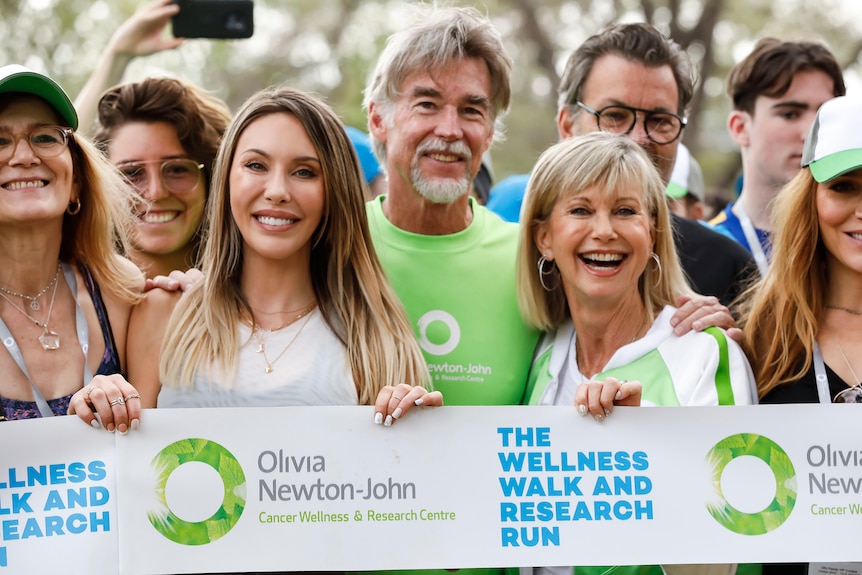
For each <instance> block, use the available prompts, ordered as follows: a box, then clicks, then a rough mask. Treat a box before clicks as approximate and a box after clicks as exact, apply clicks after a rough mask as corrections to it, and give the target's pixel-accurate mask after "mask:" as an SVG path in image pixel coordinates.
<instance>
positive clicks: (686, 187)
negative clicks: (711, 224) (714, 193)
mask: <svg viewBox="0 0 862 575" xmlns="http://www.w3.org/2000/svg"><path fill="white" fill-rule="evenodd" d="M664 193H665V195H666V196H667V197H669V198H673V199H675V200H676V199H679V198H684V197H685V196H686V195H687V194H691V195H693V196H694V197H695V198H697V199H698V200H700V201H701V202H702V201H704V199H705V198H706V193H705V186H704V185H703V172H702V171H701V169H700V164H698V163H697V160H695V159H694V156H692V155H691V152H690V151H689V150H688V148H686V147H685V145H683V144H680V145H679V147H678V148H677V151H676V162H674V165H673V173H672V174H671V175H670V181H669V182H668V183H667V188H665V192H664Z"/></svg>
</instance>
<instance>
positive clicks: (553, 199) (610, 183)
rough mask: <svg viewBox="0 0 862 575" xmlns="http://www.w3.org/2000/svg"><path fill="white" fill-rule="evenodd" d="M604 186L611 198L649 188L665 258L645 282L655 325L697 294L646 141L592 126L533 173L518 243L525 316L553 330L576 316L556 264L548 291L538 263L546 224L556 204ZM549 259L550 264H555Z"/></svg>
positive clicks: (657, 244)
mask: <svg viewBox="0 0 862 575" xmlns="http://www.w3.org/2000/svg"><path fill="white" fill-rule="evenodd" d="M591 187H598V188H599V189H602V190H605V191H606V193H607V194H608V195H609V196H613V195H616V194H619V193H621V192H623V191H628V190H640V191H642V192H643V196H644V197H643V199H644V204H645V205H646V206H647V209H648V210H649V215H650V220H651V229H652V233H653V237H654V243H653V252H655V254H656V255H657V256H658V258H659V260H660V261H661V269H660V270H659V267H658V265H656V263H655V261H653V260H651V259H649V258H648V259H647V265H646V268H645V269H644V270H643V273H642V274H641V276H640V280H639V281H638V284H637V289H638V292H639V293H640V295H641V298H642V300H643V303H644V308H645V310H646V316H647V317H646V318H645V320H646V321H648V322H649V323H652V322H653V320H655V317H656V315H657V314H658V312H660V311H661V309H662V308H663V307H664V306H666V305H675V304H676V300H677V298H678V297H679V296H680V295H684V294H690V293H692V292H691V288H690V287H689V286H688V283H687V282H686V280H685V276H684V275H683V272H682V267H681V266H680V263H679V259H678V258H677V255H676V248H675V247H674V243H673V230H672V229H671V225H670V216H669V215H668V207H667V203H666V200H665V196H664V184H662V181H661V177H660V176H659V174H658V171H657V170H656V168H655V166H654V165H653V164H652V162H651V161H650V159H649V156H647V154H646V152H644V151H643V150H642V149H641V147H640V146H638V145H637V144H636V143H635V142H633V141H631V140H630V139H629V138H626V137H625V136H618V135H615V134H609V133H605V132H591V133H589V134H586V135H584V136H577V137H574V138H569V139H566V140H563V141H562V142H560V143H558V144H555V145H553V146H551V147H550V148H548V149H547V150H546V151H545V152H544V153H543V154H542V155H541V157H540V158H539V161H538V162H537V163H536V167H535V169H534V170H533V173H532V175H531V176H530V183H529V185H528V186H527V192H526V196H525V198H524V207H523V213H522V216H521V221H522V225H521V232H520V241H519V246H518V261H517V282H518V286H517V287H518V303H519V305H520V307H521V314H522V315H523V316H524V319H525V320H526V321H527V323H529V324H530V325H532V326H533V327H537V328H539V329H542V330H545V331H553V330H555V329H556V328H558V327H559V326H560V325H561V324H562V323H563V322H564V321H565V320H566V319H567V318H568V317H569V316H570V313H569V306H568V302H567V301H566V296H565V293H564V291H563V285H562V278H561V277H560V275H559V271H558V270H556V267H554V272H553V275H552V276H550V277H547V276H546V279H545V284H546V285H547V286H548V287H549V288H552V289H550V290H548V289H545V287H543V286H542V282H541V281H540V279H539V274H538V271H537V266H538V262H539V258H540V257H541V255H542V254H541V252H540V251H539V248H538V247H537V246H536V240H535V238H536V234H537V232H538V231H539V228H540V226H542V225H543V224H545V223H546V222H548V220H549V219H550V217H551V212H552V211H553V209H554V206H555V205H556V204H557V202H559V201H560V200H563V199H565V198H568V197H570V196H572V195H574V194H576V193H578V192H580V191H581V190H584V189H587V188H591ZM550 265H551V264H550V262H549V263H548V264H546V269H547V267H548V266H550Z"/></svg>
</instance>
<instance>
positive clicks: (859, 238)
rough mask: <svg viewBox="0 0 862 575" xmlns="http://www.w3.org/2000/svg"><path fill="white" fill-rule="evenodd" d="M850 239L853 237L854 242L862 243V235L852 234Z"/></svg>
mask: <svg viewBox="0 0 862 575" xmlns="http://www.w3.org/2000/svg"><path fill="white" fill-rule="evenodd" d="M850 237H851V238H853V239H854V240H860V241H862V234H852V233H851V234H850Z"/></svg>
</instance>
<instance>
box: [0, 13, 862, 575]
mask: <svg viewBox="0 0 862 575" xmlns="http://www.w3.org/2000/svg"><path fill="white" fill-rule="evenodd" d="M178 9H179V8H178V6H177V5H176V4H173V3H171V2H170V1H169V0H155V2H153V3H151V4H149V5H147V6H145V7H144V8H142V9H141V10H140V11H139V12H138V13H136V14H135V15H134V16H133V17H132V18H131V19H130V20H129V21H128V22H126V23H125V24H124V25H123V26H122V27H121V28H119V29H118V30H117V32H116V33H115V35H114V37H113V38H112V40H111V43H110V45H109V48H108V49H107V50H106V51H105V53H104V55H103V57H102V60H101V61H100V62H99V63H98V64H97V67H96V70H95V71H94V73H93V76H92V77H91V79H90V81H89V82H88V83H87V85H86V86H85V88H84V90H83V91H82V93H81V94H80V95H79V97H78V99H77V100H76V102H75V104H74V105H73V103H72V101H71V99H70V98H69V97H68V95H67V94H66V92H65V91H64V90H63V89H62V88H61V87H60V86H59V85H58V84H57V83H56V82H55V81H54V80H52V79H51V78H50V77H49V76H47V75H44V74H41V73H38V72H36V71H33V70H29V69H27V68H24V67H22V66H19V65H7V66H4V67H2V68H0V335H2V337H3V341H4V344H5V347H6V349H7V352H8V353H5V354H0V370H2V371H3V373H4V374H6V375H7V377H5V378H4V379H3V380H2V381H0V407H2V410H0V414H2V416H3V417H4V418H5V419H9V420H14V419H25V418H36V417H50V416H55V415H64V414H67V413H68V414H75V415H77V416H78V417H80V418H81V419H82V420H84V421H85V422H87V423H88V424H89V425H91V426H93V427H97V428H98V427H101V428H105V429H107V430H108V431H117V432H120V433H127V432H129V431H130V430H135V429H138V428H139V427H140V426H141V425H142V424H143V423H142V422H143V421H145V419H146V414H145V413H144V412H143V409H146V408H170V407H197V408H204V407H231V406H254V407H265V406H292V405H294V406H295V405H302V406H315V405H317V406H319V405H374V410H373V411H374V423H377V424H382V425H385V426H391V425H393V424H394V423H395V422H397V421H398V420H400V419H401V418H402V417H404V416H405V414H406V413H407V412H408V411H410V409H412V408H416V407H428V406H440V405H442V404H443V401H444V398H445V402H446V404H448V405H519V404H524V405H557V406H560V405H562V406H572V407H573V409H574V410H575V411H577V413H579V414H580V415H582V416H587V415H590V416H592V417H593V418H595V419H596V420H597V421H599V422H601V421H604V420H605V419H606V418H608V417H610V416H611V415H612V414H613V412H614V408H615V407H617V406H640V405H654V406H666V407H670V406H679V407H685V406H719V405H749V404H756V403H758V402H763V403H797V402H820V403H856V402H862V390H860V384H862V382H860V379H859V377H858V376H857V375H856V374H857V373H862V363H860V360H859V358H860V357H862V323H860V322H862V136H860V134H862V120H860V118H862V100H854V99H853V98H851V97H847V96H845V95H844V93H845V88H844V82H843V78H842V74H841V69H840V67H839V66H838V64H837V62H836V61H835V59H834V56H832V54H831V53H830V52H829V50H828V49H827V48H826V47H824V46H823V45H821V44H816V43H806V42H785V41H781V40H777V39H772V38H770V39H764V40H762V41H760V42H759V43H758V44H757V45H756V46H755V48H754V50H753V51H752V53H751V55H749V56H748V57H747V58H746V59H744V60H743V61H742V62H740V64H739V65H737V67H736V68H734V70H733V72H732V73H731V76H730V79H729V83H728V87H729V94H730V96H731V99H732V102H733V111H732V112H731V114H730V117H729V120H728V129H729V131H730V133H731V135H732V136H733V138H734V140H735V141H736V142H737V143H738V144H739V146H740V148H741V151H742V160H743V170H744V174H743V178H744V179H743V182H744V184H743V187H742V195H741V197H740V199H739V200H738V201H737V202H735V203H734V204H731V205H730V206H728V208H727V209H726V210H725V211H723V212H722V213H721V214H720V215H719V216H718V217H717V218H716V219H715V220H713V225H710V224H707V223H705V222H700V221H698V219H699V217H700V215H702V213H703V206H702V203H703V201H704V195H703V182H702V177H700V179H699V180H700V181H698V176H699V174H700V170H699V167H698V166H697V163H696V160H695V159H694V158H693V157H692V156H691V154H690V153H689V152H688V150H687V149H685V148H684V147H683V146H682V145H681V143H680V140H681V137H682V135H683V133H684V129H685V126H686V112H687V109H688V106H689V103H690V100H691V97H692V94H693V85H694V81H695V77H694V72H693V69H692V66H691V63H690V61H689V60H688V57H687V55H686V54H685V52H684V51H683V50H681V49H680V47H679V46H678V45H677V44H676V43H675V42H674V41H673V40H672V39H670V38H667V37H666V36H664V35H663V34H662V33H661V32H659V31H658V30H657V29H656V28H654V27H653V26H651V25H648V24H641V23H635V24H619V25H613V26H610V27H608V28H607V29H605V30H602V31H600V32H598V33H597V34H595V35H593V36H591V37H590V38H588V39H587V40H586V41H585V42H584V43H583V44H582V45H581V46H580V47H578V48H577V49H576V50H575V51H574V52H573V53H572V54H571V55H570V57H569V58H568V60H567V62H566V66H565V69H564V72H563V75H562V81H561V83H560V87H559V99H558V109H557V110H556V121H557V126H558V131H559V135H560V141H559V143H557V144H555V145H553V146H551V147H550V148H549V149H548V150H546V151H545V152H544V153H543V154H542V156H541V157H540V158H539V160H538V162H537V163H536V166H535V168H534V169H533V171H532V173H531V174H530V175H528V176H524V177H521V178H519V179H518V180H517V181H516V182H517V183H515V184H514V185H509V186H507V188H506V191H505V196H504V195H496V193H495V191H494V190H492V191H491V194H490V199H489V202H488V203H489V207H487V208H486V207H485V206H484V205H483V203H484V201H483V200H484V198H485V196H486V195H487V194H486V193H476V190H475V188H476V187H477V185H478V184H476V183H475V182H477V181H479V180H477V175H478V174H479V173H480V171H481V170H482V168H483V160H484V159H485V158H486V157H487V153H488V151H489V149H490V148H491V146H492V144H493V142H494V141H495V139H496V138H498V136H499V135H500V134H501V133H502V125H503V119H504V116H505V114H506V112H507V110H508V108H509V102H510V95H511V75H512V67H513V63H512V60H511V58H510V57H509V55H508V52H507V51H506V48H505V47H504V44H503V41H502V38H501V36H500V34H499V32H498V31H497V30H496V29H495V28H494V27H493V25H492V24H491V22H490V20H489V19H488V18H487V17H486V16H485V15H483V14H481V13H479V12H478V11H476V10H473V9H470V8H459V7H429V6H421V7H417V9H416V12H417V13H416V15H415V18H414V19H413V20H411V21H410V22H409V23H407V24H406V25H405V26H404V27H403V28H402V29H401V30H399V31H398V32H396V33H395V34H393V35H392V36H391V37H390V38H389V40H388V42H387V43H386V46H385V47H384V49H383V51H382V53H381V55H380V57H379V59H378V62H377V66H376V68H375V69H374V72H373V75H372V76H371V78H370V80H369V83H368V86H367V87H366V90H365V99H364V107H365V109H366V111H367V117H368V135H367V137H368V138H369V143H370V147H371V148H372V149H373V153H374V155H375V157H376V160H377V162H378V164H377V165H375V166H374V167H373V168H372V167H370V166H371V165H372V164H371V163H368V162H365V161H362V162H361V163H360V159H359V156H357V151H356V147H355V145H354V143H353V142H354V141H356V140H355V138H356V134H355V133H349V132H348V130H347V129H346V128H345V126H344V125H343V124H342V123H341V121H340V120H339V118H338V115H337V114H336V112H335V111H333V110H332V109H331V108H330V107H329V106H328V105H327V104H326V103H325V102H324V101H323V100H322V99H321V98H320V97H318V96H315V95H312V94H309V93H305V92H303V91H301V90H296V89H292V88H289V87H267V88H264V89H262V90H260V91H259V92H257V93H255V94H254V95H253V96H251V97H250V98H249V99H248V100H247V101H246V102H245V103H244V104H243V105H242V106H241V107H240V108H239V109H238V110H237V111H236V113H235V114H232V113H231V111H230V110H229V108H228V106H227V105H226V104H225V103H224V102H222V101H220V100H219V99H217V98H215V97H213V96H212V95H211V94H209V93H208V92H207V91H206V90H204V89H203V88H201V87H199V86H196V85H194V84H191V83H189V82H187V81H185V80H182V79H174V78H164V77H150V78H145V79H143V80H140V81H137V82H130V83H118V82H119V81H120V79H121V78H122V73H123V69H124V68H125V66H126V64H127V63H128V62H129V60H130V59H131V58H133V57H137V56H142V55H146V54H149V53H152V52H155V51H160V50H165V49H171V48H174V47H176V46H177V45H179V44H180V43H181V41H179V40H175V39H165V38H164V37H163V35H162V32H163V30H164V28H165V26H166V25H167V23H168V21H169V20H170V17H171V16H172V15H173V14H175V13H176V11H177V10H178ZM86 132H90V133H91V134H92V136H91V137H88V136H87V135H86V134H85V133H86ZM495 203H496V205H499V206H503V205H505V206H506V209H505V211H506V213H507V214H508V219H509V220H512V221H504V219H503V218H501V217H499V216H498V215H497V214H496V213H495V212H494V211H492V210H491V209H489V208H494V205H495ZM699 204H700V205H699ZM517 222H520V223H517ZM713 226H715V227H713ZM186 270H191V271H189V272H188V274H183V273H180V274H179V276H177V275H176V272H184V271H186ZM196 270H199V271H196ZM171 272H174V275H173V276H172V277H173V279H168V277H167V276H168V275H169V274H171ZM177 277H179V278H180V279H181V280H182V281H181V282H178V281H176V279H177ZM178 284H179V285H181V288H180V289H176V287H177V285H178ZM153 285H155V286H157V287H156V288H155V289H148V288H151V287H152V286H153ZM147 289H148V291H145V290H147ZM737 323H738V326H737ZM471 364H472V365H479V366H482V367H483V370H482V373H481V374H478V375H476V374H472V375H471V377H469V378H468V377H459V376H457V375H447V376H446V377H441V375H442V374H448V373H449V372H450V371H451V370H448V369H447V366H453V365H454V366H466V365H471ZM710 568H714V566H712V567H706V566H705V567H704V572H708V569H710ZM537 569H538V570H540V571H547V572H548V573H550V572H552V571H553V572H554V573H557V574H559V573H564V572H571V569H572V567H549V566H541V567H538V568H537ZM607 569H608V567H595V566H590V567H581V566H578V567H576V570H577V573H579V574H580V573H602V572H605V571H606V570H607ZM692 569H695V567H692ZM728 569H729V570H730V571H731V572H732V571H733V570H734V569H736V567H735V566H729V567H728ZM760 570H761V566H753V565H748V566H740V567H739V569H738V572H739V573H743V572H749V573H752V572H759V571H760ZM467 571H470V570H467ZM479 571H481V572H482V573H499V574H502V572H503V571H504V570H502V569H483V570H479ZM762 571H763V573H772V572H775V573H805V572H807V567H806V566H805V565H792V566H791V565H786V564H784V565H772V566H770V565H764V566H763V567H762ZM614 572H616V573H632V574H634V573H640V574H644V573H656V574H660V573H662V572H663V570H662V567H661V566H624V567H617V568H616V570H615V571H614ZM692 572H694V571H692Z"/></svg>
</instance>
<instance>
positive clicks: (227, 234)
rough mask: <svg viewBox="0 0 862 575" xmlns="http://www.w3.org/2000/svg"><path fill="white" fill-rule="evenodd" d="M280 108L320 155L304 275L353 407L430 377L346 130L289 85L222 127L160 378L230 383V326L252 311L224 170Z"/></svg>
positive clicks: (233, 352)
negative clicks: (319, 208) (335, 346)
mask: <svg viewBox="0 0 862 575" xmlns="http://www.w3.org/2000/svg"><path fill="white" fill-rule="evenodd" d="M278 113H286V114H290V115H292V116H294V117H295V118H296V119H297V120H299V121H300V123H302V125H303V127H304V128H305V130H306V132H307V133H308V136H309V138H310V139H311V142H312V144H313V145H314V148H315V150H316V152H317V155H318V157H319V158H320V162H321V166H322V170H323V182H324V184H323V185H324V212H323V217H322V218H321V222H320V224H319V226H318V228H317V230H316V231H315V232H314V235H313V237H312V238H311V242H312V248H311V265H310V270H309V272H310V274H311V280H312V286H313V288H314V291H315V294H316V296H317V301H318V303H319V305H320V311H321V313H322V315H323V317H324V319H325V321H326V322H327V324H328V325H329V326H330V328H331V329H332V331H333V332H334V333H335V335H336V336H337V337H338V338H339V339H340V340H341V342H342V343H343V344H344V345H345V347H346V348H347V355H348V360H349V363H350V366H351V369H352V372H353V378H354V380H355V382H356V385H357V388H358V391H359V402H360V404H371V403H373V402H374V399H375V397H376V396H377V393H378V391H379V390H380V388H381V387H382V386H383V385H386V384H397V383H401V382H406V383H411V384H414V385H426V384H429V377H428V372H427V367H426V365H425V360H424V359H423V357H422V353H421V351H420V350H419V345H418V343H417V342H416V340H415V337H414V335H413V330H412V327H411V325H410V323H409V321H408V320H407V316H406V314H405V312H404V309H403V308H402V307H401V304H400V302H399V301H398V299H397V297H396V295H395V293H394V291H393V290H392V288H391V286H390V285H389V282H388V281H387V280H386V276H385V273H384V272H383V268H382V267H381V265H380V262H379V260H378V259H377V256H376V254H375V252H374V249H373V246H372V244H371V236H370V234H369V231H368V222H367V217H366V213H365V204H364V198H363V187H362V181H363V180H362V175H361V171H360V168H359V162H358V160H357V159H356V154H355V152H354V151H353V148H352V146H351V144H350V140H349V139H348V136H347V134H346V133H345V131H344V127H343V126H342V124H341V123H340V122H339V120H338V118H337V117H336V115H335V113H334V112H333V111H332V110H331V109H330V108H329V107H328V106H327V105H326V104H324V103H323V102H321V101H320V100H318V99H317V98H315V97H313V96H310V95H308V94H305V93H303V92H300V91H297V90H292V89H289V88H275V89H269V90H263V91H261V92H258V93H257V94H255V95H253V96H252V97H251V98H249V99H248V100H247V101H246V103H245V104H243V106H242V108H241V109H240V110H239V112H238V113H237V115H236V117H235V118H234V120H233V121H232V122H231V124H230V125H229V126H228V129H227V132H225V136H224V139H223V140H222V143H221V146H220V148H219V152H218V155H217V156H216V161H215V166H214V172H213V183H212V187H211V189H210V194H211V201H210V202H209V204H208V207H207V214H206V219H205V228H204V251H203V256H202V263H203V271H204V273H205V277H204V279H203V280H202V281H201V282H199V284H198V285H196V286H195V287H194V288H193V289H192V290H190V291H189V293H188V294H186V295H185V296H184V297H183V298H182V299H181V300H180V302H179V303H178V305H177V307H176V309H175V311H174V313H173V315H172V317H171V319H170V321H169V324H168V327H167V335H166V337H165V340H164V341H163V343H162V351H161V361H160V363H159V375H160V378H161V381H162V383H163V384H164V385H180V386H188V385H191V383H192V380H193V378H194V375H195V373H196V372H197V371H198V370H199V369H202V368H203V369H208V368H210V367H211V368H216V370H217V372H220V375H221V378H222V381H223V384H224V385H225V386H227V387H229V386H230V385H231V382H232V377H233V376H232V374H233V372H234V370H235V368H236V362H237V355H238V349H239V346H240V342H239V341H238V339H239V338H238V334H237V329H236V326H237V324H238V323H239V322H240V321H241V318H242V317H243V315H245V317H252V313H251V308H250V307H249V305H248V302H247V301H246V299H245V297H244V296H243V294H242V293H241V291H240V276H241V273H242V264H243V241H242V237H241V235H240V232H239V229H238V228H237V225H236V223H235V222H234V219H233V217H232V215H231V211H230V187H229V177H230V167H231V164H232V162H233V157H234V154H235V152H236V145H237V142H238V140H239V137H240V135H241V134H242V133H243V131H244V130H245V129H246V127H248V125H249V124H251V123H252V122H253V121H255V120H257V119H258V118H261V117H264V116H268V115H270V114H278ZM205 366H207V367H205ZM213 373H216V372H213Z"/></svg>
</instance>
